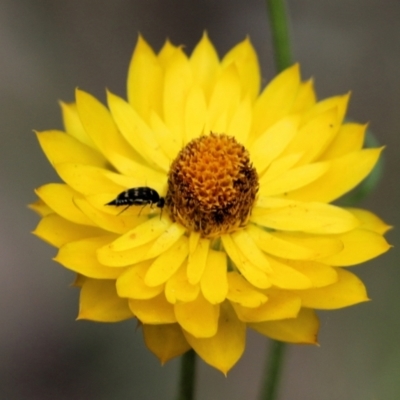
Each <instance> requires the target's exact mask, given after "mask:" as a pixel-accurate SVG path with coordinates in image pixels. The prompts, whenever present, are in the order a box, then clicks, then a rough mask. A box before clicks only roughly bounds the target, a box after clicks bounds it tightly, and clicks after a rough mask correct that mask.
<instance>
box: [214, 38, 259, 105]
mask: <svg viewBox="0 0 400 400" xmlns="http://www.w3.org/2000/svg"><path fill="white" fill-rule="evenodd" d="M231 64H234V65H235V67H236V68H237V71H238V73H239V78H240V81H241V86H242V88H243V91H246V92H247V93H248V94H249V95H250V98H251V99H252V100H254V99H255V98H256V97H257V95H258V93H259V91H260V67H259V64H258V58H257V53H256V52H255V50H254V47H253V46H252V44H251V42H250V39H249V38H248V37H247V38H246V39H245V40H243V41H242V42H240V43H238V44H237V45H236V46H235V47H233V48H232V49H231V50H230V51H229V52H228V53H227V54H226V55H225V56H224V58H223V59H222V62H221V65H222V68H227V67H228V66H229V65H231Z"/></svg>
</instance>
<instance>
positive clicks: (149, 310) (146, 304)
mask: <svg viewBox="0 0 400 400" xmlns="http://www.w3.org/2000/svg"><path fill="white" fill-rule="evenodd" d="M129 307H130V309H131V311H132V312H133V314H134V315H135V316H136V317H137V319H138V320H139V321H141V322H142V323H143V324H156V325H158V324H172V323H174V322H176V318H175V314H174V308H173V306H172V305H171V304H170V303H168V301H167V300H166V298H165V296H164V293H160V294H159V295H158V296H156V297H153V298H151V299H149V300H136V299H129Z"/></svg>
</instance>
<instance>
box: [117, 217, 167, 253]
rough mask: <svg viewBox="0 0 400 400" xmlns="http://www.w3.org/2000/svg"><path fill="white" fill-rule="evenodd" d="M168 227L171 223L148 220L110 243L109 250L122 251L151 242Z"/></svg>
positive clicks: (154, 219)
mask: <svg viewBox="0 0 400 400" xmlns="http://www.w3.org/2000/svg"><path fill="white" fill-rule="evenodd" d="M169 225H171V222H170V221H169V223H168V222H167V220H165V219H160V218H157V217H154V218H150V219H148V220H147V221H145V222H143V223H142V224H140V225H137V226H136V227H135V228H133V229H131V230H130V231H128V232H126V233H125V234H124V235H122V236H120V237H119V238H118V239H117V240H115V241H114V242H113V243H111V244H110V250H113V251H124V250H129V249H133V248H135V247H138V246H141V245H143V244H146V243H149V242H152V241H154V240H155V239H157V238H158V237H159V236H160V235H161V234H162V233H163V232H165V231H166V229H167V228H168V226H169Z"/></svg>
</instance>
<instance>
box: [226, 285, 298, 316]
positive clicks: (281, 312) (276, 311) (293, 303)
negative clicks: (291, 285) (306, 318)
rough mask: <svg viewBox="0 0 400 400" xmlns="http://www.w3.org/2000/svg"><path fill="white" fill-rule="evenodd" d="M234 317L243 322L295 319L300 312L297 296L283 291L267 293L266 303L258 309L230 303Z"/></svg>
mask: <svg viewBox="0 0 400 400" xmlns="http://www.w3.org/2000/svg"><path fill="white" fill-rule="evenodd" d="M232 305H233V308H234V309H235V312H236V315H237V316H238V318H239V319H240V320H241V321H243V322H262V321H273V320H279V319H285V318H295V317H296V316H297V314H298V313H299V311H300V307H301V300H300V298H299V296H297V295H296V294H293V293H291V292H285V291H283V290H273V291H268V301H267V302H266V303H264V304H262V305H260V306H259V307H252V308H247V307H243V306H242V305H240V304H235V303H232Z"/></svg>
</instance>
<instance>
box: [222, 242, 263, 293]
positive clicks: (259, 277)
mask: <svg viewBox="0 0 400 400" xmlns="http://www.w3.org/2000/svg"><path fill="white" fill-rule="evenodd" d="M221 239H222V244H223V246H224V249H225V251H226V253H227V254H228V256H229V258H230V259H231V260H232V261H233V262H234V264H235V266H236V267H237V269H238V270H239V271H240V273H241V274H242V275H243V276H244V277H245V278H246V279H247V280H248V281H249V283H251V284H252V285H254V286H255V287H256V288H260V289H266V288H269V287H270V286H271V281H270V279H269V278H268V276H267V274H266V272H265V271H262V270H260V269H259V268H257V267H256V266H255V265H253V264H252V263H251V262H250V261H249V260H248V259H247V258H246V257H245V256H244V255H243V254H242V253H241V251H240V250H239V249H238V248H237V246H236V245H235V243H234V242H233V240H232V238H231V236H230V235H222V236H221Z"/></svg>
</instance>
